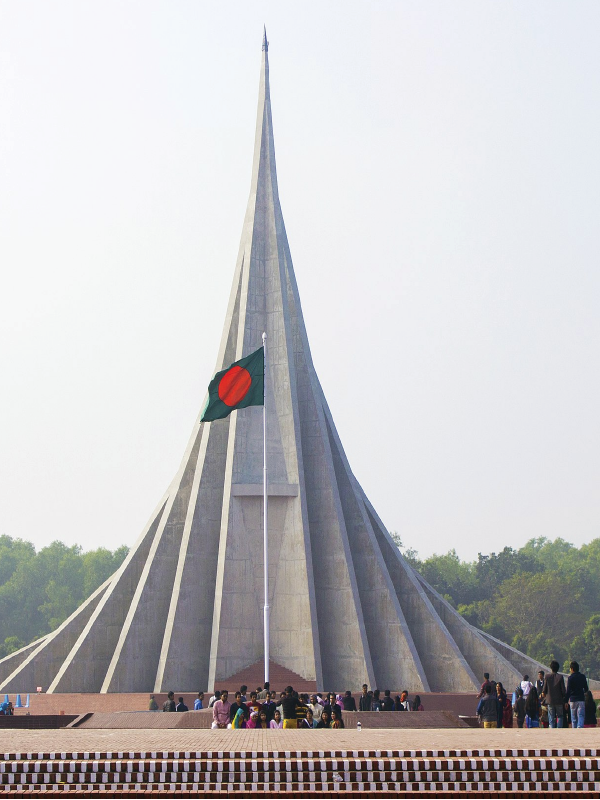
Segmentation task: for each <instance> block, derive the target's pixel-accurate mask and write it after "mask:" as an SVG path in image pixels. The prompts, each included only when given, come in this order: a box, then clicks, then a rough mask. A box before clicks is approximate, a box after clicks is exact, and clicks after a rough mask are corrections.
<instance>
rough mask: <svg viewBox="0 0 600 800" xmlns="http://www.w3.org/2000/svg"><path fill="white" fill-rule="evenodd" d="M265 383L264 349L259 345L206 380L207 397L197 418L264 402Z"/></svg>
mask: <svg viewBox="0 0 600 800" xmlns="http://www.w3.org/2000/svg"><path fill="white" fill-rule="evenodd" d="M264 386H265V349H264V347H261V348H259V349H258V350H256V351H255V352H254V353H251V354H250V355H249V356H246V358H242V359H240V360H239V361H236V362H235V364H232V365H231V366H230V367H227V369H224V370H222V371H221V372H217V374H216V375H215V377H214V378H213V379H212V381H211V382H210V383H209V384H208V400H207V402H206V405H205V406H204V411H203V412H202V417H201V418H200V422H212V420H213V419H224V418H225V417H228V416H229V414H231V412H232V411H233V410H234V409H236V408H246V407H247V406H262V405H264V402H265V389H264Z"/></svg>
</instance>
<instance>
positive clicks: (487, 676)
mask: <svg viewBox="0 0 600 800" xmlns="http://www.w3.org/2000/svg"><path fill="white" fill-rule="evenodd" d="M486 686H489V687H490V690H491V687H492V682H491V681H490V673H489V672H484V673H483V683H482V684H481V689H480V690H479V694H478V695H477V699H478V700H479V699H480V698H482V697H483V696H484V695H485V693H486V691H485V687H486Z"/></svg>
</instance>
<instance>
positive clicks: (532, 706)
mask: <svg viewBox="0 0 600 800" xmlns="http://www.w3.org/2000/svg"><path fill="white" fill-rule="evenodd" d="M525 727H526V728H539V727H540V701H539V698H538V693H537V689H536V688H535V686H532V687H531V689H530V690H529V694H528V695H527V699H526V700H525Z"/></svg>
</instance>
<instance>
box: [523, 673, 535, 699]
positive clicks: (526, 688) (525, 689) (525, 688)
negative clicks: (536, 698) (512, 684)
mask: <svg viewBox="0 0 600 800" xmlns="http://www.w3.org/2000/svg"><path fill="white" fill-rule="evenodd" d="M521 689H523V697H524V698H525V700H527V697H528V696H529V692H530V691H531V690H532V689H533V683H532V682H531V681H530V680H529V675H523V680H522V681H521Z"/></svg>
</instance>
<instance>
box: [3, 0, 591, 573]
mask: <svg viewBox="0 0 600 800" xmlns="http://www.w3.org/2000/svg"><path fill="white" fill-rule="evenodd" d="M263 23H266V25H267V31H268V37H269V41H270V51H269V56H270V65H271V98H272V103H273V122H274V130H275V145H276V154H277V164H278V175H279V189H280V196H281V201H282V207H283V213H284V218H285V221H286V226H287V231H288V237H289V241H290V246H291V250H292V256H293V258H294V266H295V271H296V276H297V279H298V284H299V288H300V294H301V297H302V301H303V310H304V316H305V320H306V325H307V329H308V334H309V340H310V343H311V347H312V352H313V357H314V360H315V364H316V367H317V370H318V373H319V377H320V379H321V382H322V384H323V387H324V390H325V393H326V395H327V398H328V401H329V404H330V407H331V410H332V412H333V415H334V418H335V420H336V424H337V426H338V430H339V432H340V435H341V438H342V442H343V443H344V446H345V448H346V452H347V454H348V456H349V459H350V463H351V465H352V467H353V470H354V472H355V474H356V476H357V478H358V479H359V481H360V482H361V483H362V485H363V487H364V488H365V490H366V492H367V494H368V495H369V497H370V499H371V500H372V502H373V503H374V505H375V507H376V508H377V510H378V512H379V514H380V515H381V517H382V519H383V520H384V522H385V523H386V525H387V526H388V528H389V529H390V530H397V531H398V532H399V533H400V534H401V536H402V538H403V540H404V542H405V544H406V545H407V546H412V547H414V548H416V549H417V550H418V551H419V553H420V554H421V555H428V554H430V553H432V552H434V551H437V552H445V551H447V550H448V549H449V548H451V547H455V548H456V549H457V551H458V552H459V554H460V555H461V556H462V557H467V558H475V557H476V555H477V552H478V551H482V552H489V551H490V550H498V549H501V548H502V547H503V546H504V545H511V546H515V547H518V546H519V545H521V544H522V543H524V542H525V541H526V540H527V539H529V538H531V537H533V536H549V537H552V538H554V537H556V536H562V537H564V538H566V539H568V540H569V541H572V542H574V543H576V544H581V543H583V542H586V541H589V540H591V539H592V538H594V537H597V536H600V456H599V453H600V423H599V409H600V358H599V343H600V314H599V300H600V270H599V258H598V251H599V241H598V240H599V234H600V224H599V223H600V156H599V142H600V106H599V102H598V101H599V98H600V47H599V46H598V42H599V41H600V5H599V4H598V3H597V2H569V3H566V2H560V3H556V2H549V1H548V0H543V2H533V1H530V2H527V3H523V2H502V3H496V2H482V0H474V1H473V2H452V3H447V2H421V1H420V0H419V1H418V2H417V1H415V2H401V0H394V2H356V1H355V0H343V2H327V3H323V2H322V0H321V2H318V3H315V2H306V0H305V2H302V3H295V4H292V3H281V2H247V1H246V0H245V1H244V2H240V1H239V0H238V1H237V2H228V3H215V2H211V3H208V2H151V0H143V2H123V1H122V0H119V1H118V2H114V1H113V2H111V1H110V0H103V2H80V0H76V1H74V2H27V3H23V2H19V0H13V1H12V2H7V0H1V1H0V273H1V275H0V277H1V282H0V398H1V412H2V413H1V414H0V534H2V533H6V534H9V535H11V536H18V537H23V538H26V539H30V540H32V541H34V542H35V543H36V545H38V546H41V545H44V544H47V543H49V542H50V541H52V540H53V539H57V538H58V539H61V540H63V541H65V542H67V543H80V544H82V545H83V546H84V548H85V549H89V548H92V547H97V546H99V545H105V546H108V547H111V548H114V547H117V546H118V545H120V544H123V543H126V544H132V543H133V541H134V540H135V539H136V537H137V536H138V534H139V533H140V531H141V529H142V527H143V525H144V523H145V522H146V520H147V518H148V516H149V515H150V513H151V511H152V510H153V508H154V507H155V505H156V503H157V502H158V500H159V499H160V497H161V496H162V494H163V492H164V490H165V489H166V487H167V485H168V484H169V482H170V480H171V478H172V476H173V474H174V473H175V471H176V470H177V467H178V465H179V461H180V458H181V456H182V454H183V450H184V447H185V444H186V442H187V438H188V435H189V433H190V431H191V428H192V425H193V423H194V420H195V417H196V414H197V412H198V410H199V407H200V405H201V403H202V401H203V398H204V394H205V390H206V386H207V383H208V380H209V379H210V377H211V375H212V371H213V367H214V364H215V359H216V354H217V349H218V344H219V340H220V336H221V330H222V325H223V320H224V315H225V309H226V304H227V299H228V295H229V287H230V282H231V279H232V277H233V269H234V265H235V258H236V255H237V248H238V244H239V237H240V234H241V226H242V221H243V215H244V210H245V205H246V201H247V195H248V190H249V184H250V168H251V158H252V149H253V136H254V125H255V114H256V101H257V91H258V79H259V67H260V55H261V52H260V50H261V47H260V45H261V36H262V26H263Z"/></svg>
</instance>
